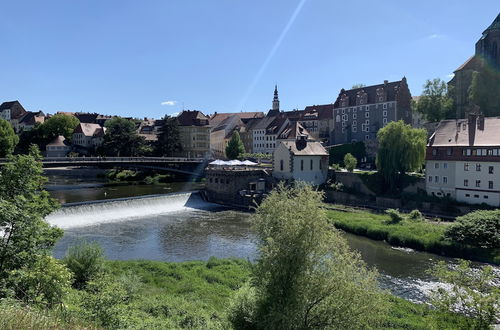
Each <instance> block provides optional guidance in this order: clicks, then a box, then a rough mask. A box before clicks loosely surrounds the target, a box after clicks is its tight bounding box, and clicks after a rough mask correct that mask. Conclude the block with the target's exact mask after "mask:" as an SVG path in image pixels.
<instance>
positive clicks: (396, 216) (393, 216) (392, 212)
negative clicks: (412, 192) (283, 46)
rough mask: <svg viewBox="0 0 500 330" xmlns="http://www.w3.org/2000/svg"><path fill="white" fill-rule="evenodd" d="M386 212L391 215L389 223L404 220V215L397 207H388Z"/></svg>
mask: <svg viewBox="0 0 500 330" xmlns="http://www.w3.org/2000/svg"><path fill="white" fill-rule="evenodd" d="M385 213H386V214H387V215H388V216H389V217H390V221H389V223H392V224H395V223H400V222H401V221H403V219H404V218H403V215H402V214H401V213H400V212H399V210H397V209H387V210H385Z"/></svg>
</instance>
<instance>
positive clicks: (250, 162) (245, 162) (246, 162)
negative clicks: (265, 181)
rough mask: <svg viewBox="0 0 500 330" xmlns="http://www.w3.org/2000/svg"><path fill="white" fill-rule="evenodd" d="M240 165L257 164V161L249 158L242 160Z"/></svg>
mask: <svg viewBox="0 0 500 330" xmlns="http://www.w3.org/2000/svg"><path fill="white" fill-rule="evenodd" d="M241 165H249V166H251V165H257V163H254V162H252V161H250V160H248V159H247V160H244V161H242V162H241Z"/></svg>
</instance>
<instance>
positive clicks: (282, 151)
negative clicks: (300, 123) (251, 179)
mask: <svg viewBox="0 0 500 330" xmlns="http://www.w3.org/2000/svg"><path fill="white" fill-rule="evenodd" d="M273 176H274V177H275V178H276V179H279V180H287V181H291V180H294V181H299V180H300V181H304V182H307V183H310V184H312V185H320V184H322V183H324V182H325V181H326V179H327V176H328V152H327V151H326V149H325V148H323V146H322V145H321V143H319V142H316V141H308V140H307V137H300V138H298V139H296V140H284V141H279V142H278V147H277V148H276V150H275V151H274V160H273Z"/></svg>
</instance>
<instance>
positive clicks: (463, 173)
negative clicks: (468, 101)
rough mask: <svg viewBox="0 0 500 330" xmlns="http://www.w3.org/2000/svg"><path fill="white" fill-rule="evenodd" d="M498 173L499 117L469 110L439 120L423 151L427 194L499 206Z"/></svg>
mask: <svg viewBox="0 0 500 330" xmlns="http://www.w3.org/2000/svg"><path fill="white" fill-rule="evenodd" d="M499 173H500V118H499V117H486V118H485V117H484V116H483V115H482V114H478V113H469V114H468V118H467V119H453V120H443V121H441V122H440V124H439V126H438V128H437V129H436V132H435V133H434V134H433V135H432V136H431V138H430V140H429V144H428V145H427V151H426V190H427V193H428V194H429V195H434V196H438V197H444V196H448V197H451V198H454V199H456V200H457V201H460V202H466V203H470V204H481V203H486V204H489V205H492V206H495V207H500V175H499Z"/></svg>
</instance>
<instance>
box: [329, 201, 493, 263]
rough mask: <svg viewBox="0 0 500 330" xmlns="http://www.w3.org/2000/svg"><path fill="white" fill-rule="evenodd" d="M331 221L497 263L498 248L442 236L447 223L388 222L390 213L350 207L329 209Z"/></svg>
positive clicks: (405, 243) (357, 232)
mask: <svg viewBox="0 0 500 330" xmlns="http://www.w3.org/2000/svg"><path fill="white" fill-rule="evenodd" d="M327 215H328V217H329V218H330V220H331V222H332V224H333V225H334V226H335V227H336V228H338V229H341V230H344V231H346V232H349V233H352V234H355V235H361V236H365V237H368V238H371V239H374V240H383V241H386V242H387V243H389V244H391V245H393V246H397V247H407V248H411V249H415V250H418V251H426V252H431V253H435V254H439V255H444V256H449V257H454V258H463V259H470V260H475V261H482V262H488V263H493V264H497V265H498V264H500V251H498V250H494V249H480V248H476V247H470V246H463V245H459V244H455V243H453V242H450V241H447V240H445V239H444V232H445V230H446V227H447V226H449V225H450V224H449V223H444V222H431V221H427V220H426V221H410V220H403V221H401V222H399V223H391V220H390V217H389V215H386V214H376V213H373V212H369V211H365V210H359V209H354V208H349V207H341V209H332V208H330V209H328V210H327Z"/></svg>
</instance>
